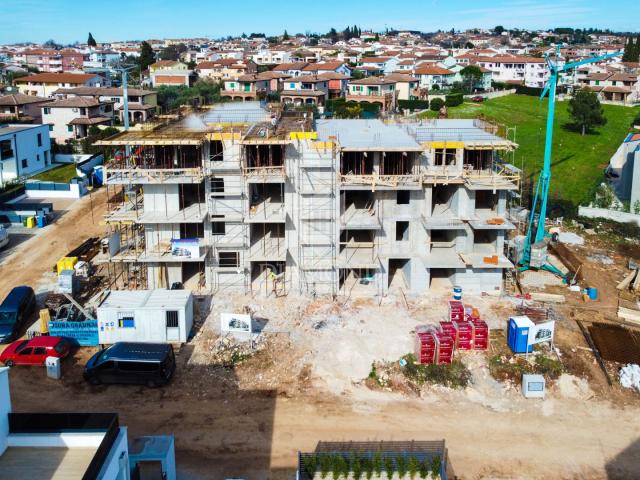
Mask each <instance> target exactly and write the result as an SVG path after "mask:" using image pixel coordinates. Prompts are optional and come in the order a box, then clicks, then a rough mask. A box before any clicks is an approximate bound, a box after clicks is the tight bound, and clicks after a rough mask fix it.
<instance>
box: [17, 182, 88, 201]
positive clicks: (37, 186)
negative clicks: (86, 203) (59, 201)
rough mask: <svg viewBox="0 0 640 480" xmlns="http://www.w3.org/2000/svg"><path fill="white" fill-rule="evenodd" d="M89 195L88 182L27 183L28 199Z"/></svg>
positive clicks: (26, 192) (26, 193)
mask: <svg viewBox="0 0 640 480" xmlns="http://www.w3.org/2000/svg"><path fill="white" fill-rule="evenodd" d="M85 193H87V188H86V182H84V181H80V182H75V181H74V183H57V182H39V181H28V182H27V183H25V195H26V197H27V198H80V197H82V196H83V195H84V194H85Z"/></svg>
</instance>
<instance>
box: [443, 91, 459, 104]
mask: <svg viewBox="0 0 640 480" xmlns="http://www.w3.org/2000/svg"><path fill="white" fill-rule="evenodd" d="M463 101H464V97H463V95H462V93H450V94H449V95H447V96H446V97H445V101H444V104H445V105H446V106H447V107H457V106H458V105H462V102H463Z"/></svg>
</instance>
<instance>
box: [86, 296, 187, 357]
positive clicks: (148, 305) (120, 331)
mask: <svg viewBox="0 0 640 480" xmlns="http://www.w3.org/2000/svg"><path fill="white" fill-rule="evenodd" d="M97 317H98V338H99V342H100V344H106V345H111V344H114V343H117V342H151V343H185V342H186V341H187V339H188V338H189V334H190V332H191V328H192V327H193V295H192V294H191V292H190V291H189V290H163V289H158V290H137V291H124V290H122V291H112V292H110V293H109V295H107V297H106V298H105V299H104V300H103V302H102V303H101V304H100V305H99V306H98V308H97Z"/></svg>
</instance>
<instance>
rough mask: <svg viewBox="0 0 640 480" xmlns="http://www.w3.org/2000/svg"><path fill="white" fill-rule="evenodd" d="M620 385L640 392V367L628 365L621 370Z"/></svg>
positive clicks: (632, 364) (633, 364)
mask: <svg viewBox="0 0 640 480" xmlns="http://www.w3.org/2000/svg"><path fill="white" fill-rule="evenodd" d="M619 375H620V385H622V386H623V387H624V388H633V389H635V390H637V391H638V392H640V365H637V364H635V363H628V364H627V365H625V366H624V367H622V368H621V369H620V373H619Z"/></svg>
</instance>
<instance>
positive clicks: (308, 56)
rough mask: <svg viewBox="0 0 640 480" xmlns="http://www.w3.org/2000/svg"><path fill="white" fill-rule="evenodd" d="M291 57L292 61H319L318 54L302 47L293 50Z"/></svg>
mask: <svg viewBox="0 0 640 480" xmlns="http://www.w3.org/2000/svg"><path fill="white" fill-rule="evenodd" d="M290 58H291V61H292V62H306V63H312V62H317V61H318V54H316V53H315V52H311V51H309V50H305V49H300V50H296V51H295V52H292V53H291V56H290Z"/></svg>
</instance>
